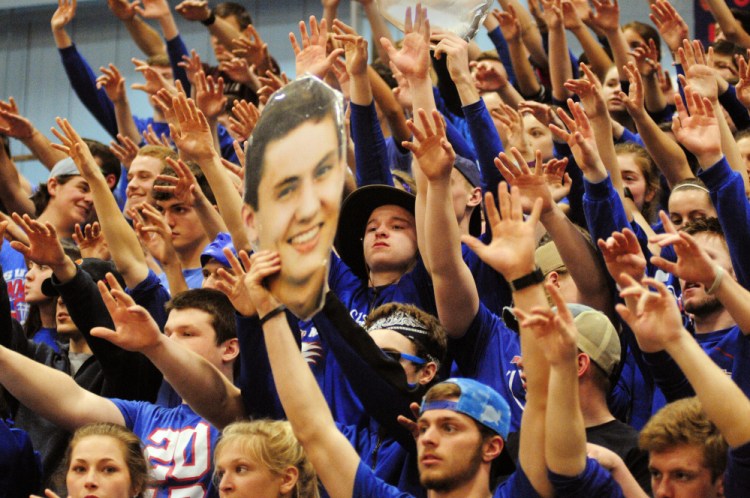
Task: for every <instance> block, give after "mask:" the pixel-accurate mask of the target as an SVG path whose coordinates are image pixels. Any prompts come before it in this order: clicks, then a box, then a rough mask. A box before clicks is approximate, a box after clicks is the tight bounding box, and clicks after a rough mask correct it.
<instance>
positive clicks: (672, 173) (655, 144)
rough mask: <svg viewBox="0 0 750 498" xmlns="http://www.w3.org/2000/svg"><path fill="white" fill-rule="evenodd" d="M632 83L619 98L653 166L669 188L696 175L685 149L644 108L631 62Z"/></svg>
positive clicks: (636, 75)
mask: <svg viewBox="0 0 750 498" xmlns="http://www.w3.org/2000/svg"><path fill="white" fill-rule="evenodd" d="M624 70H625V72H626V73H627V75H628V80H629V81H630V89H629V94H628V95H626V94H625V93H624V92H620V99H621V100H622V102H623V105H624V106H625V108H626V109H627V110H628V114H630V117H632V118H633V121H634V122H635V126H636V129H637V130H638V133H639V134H640V136H641V139H642V140H643V144H644V145H645V146H646V150H647V151H648V153H649V154H650V155H651V157H652V158H653V160H654V163H656V165H657V166H658V167H659V170H660V171H661V172H662V174H663V175H664V177H665V178H666V179H667V183H669V185H675V184H676V183H678V182H680V181H682V180H684V179H686V178H690V177H692V176H693V172H692V171H691V170H690V165H689V164H688V162H687V157H686V156H685V152H684V151H683V150H682V148H681V147H680V146H679V145H677V143H676V142H675V141H674V140H672V139H671V138H669V137H668V136H667V134H666V133H664V132H663V131H662V130H661V129H660V128H659V126H658V125H657V124H656V123H655V122H654V120H653V119H652V118H651V116H649V114H648V113H647V112H646V109H645V107H644V96H643V81H642V79H641V75H640V73H639V72H638V71H636V68H635V65H634V64H633V63H632V62H631V63H628V65H627V66H625V68H624Z"/></svg>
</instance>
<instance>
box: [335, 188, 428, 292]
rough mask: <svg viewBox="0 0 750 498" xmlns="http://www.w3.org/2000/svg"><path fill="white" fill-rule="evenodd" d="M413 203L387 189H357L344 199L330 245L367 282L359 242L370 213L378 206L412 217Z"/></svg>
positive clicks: (407, 195) (410, 196)
mask: <svg viewBox="0 0 750 498" xmlns="http://www.w3.org/2000/svg"><path fill="white" fill-rule="evenodd" d="M416 199H417V198H416V197H415V196H414V195H413V194H410V193H409V192H404V191H403V190H400V189H397V188H396V187H390V186H388V185H367V186H365V187H360V188H358V189H357V190H355V191H354V192H352V193H351V194H349V196H348V197H347V198H346V199H344V203H343V204H342V205H341V214H340V215H339V225H338V228H337V229H336V240H334V242H333V245H334V247H335V248H336V252H338V254H339V256H340V257H341V259H342V260H343V261H344V263H346V265H347V266H348V267H349V268H350V269H351V270H352V271H353V272H354V274H355V275H357V276H358V277H359V278H362V279H365V280H366V279H367V278H368V272H367V263H366V262H365V250H364V247H363V245H362V238H363V237H364V235H365V228H367V221H368V220H369V219H370V215H371V214H372V212H373V211H375V210H376V209H377V208H379V207H381V206H389V205H395V206H399V207H402V208H404V209H405V210H406V211H408V212H409V213H411V215H412V216H414V204H415V202H416Z"/></svg>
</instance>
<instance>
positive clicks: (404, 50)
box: [380, 3, 430, 80]
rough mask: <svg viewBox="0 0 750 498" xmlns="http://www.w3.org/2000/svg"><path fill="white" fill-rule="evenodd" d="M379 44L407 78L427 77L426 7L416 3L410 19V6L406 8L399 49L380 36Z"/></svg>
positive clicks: (428, 50) (428, 58) (427, 21)
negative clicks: (402, 37)
mask: <svg viewBox="0 0 750 498" xmlns="http://www.w3.org/2000/svg"><path fill="white" fill-rule="evenodd" d="M380 44H381V45H382V46H383V49H384V50H385V51H386V52H387V53H388V58H389V59H390V61H391V62H392V63H393V65H394V66H395V67H396V68H397V69H398V70H399V71H400V72H401V74H403V75H404V77H405V78H406V79H407V80H423V79H424V78H427V76H428V73H429V70H430V21H429V19H427V9H423V8H422V5H421V4H419V3H417V6H416V7H415V8H414V19H412V14H411V7H407V8H406V17H405V19H404V39H403V42H402V45H401V49H400V50H396V48H395V47H394V46H393V44H392V43H391V41H390V40H388V39H387V38H381V39H380Z"/></svg>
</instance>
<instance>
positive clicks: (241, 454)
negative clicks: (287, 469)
mask: <svg viewBox="0 0 750 498" xmlns="http://www.w3.org/2000/svg"><path fill="white" fill-rule="evenodd" d="M214 479H215V483H216V487H217V488H219V496H220V497H221V498H279V497H282V496H286V495H287V494H288V493H290V492H291V490H292V489H294V486H295V485H296V483H297V479H296V474H295V475H293V476H291V477H290V476H289V475H286V476H284V475H276V474H274V473H273V472H271V470H270V469H269V468H268V467H266V466H265V465H263V464H262V463H261V462H259V461H257V460H256V459H255V458H254V457H253V456H252V454H250V453H249V452H247V451H244V450H243V445H241V444H237V443H230V444H227V445H225V446H224V447H223V448H222V449H221V451H220V452H218V453H217V454H216V456H215V470H214Z"/></svg>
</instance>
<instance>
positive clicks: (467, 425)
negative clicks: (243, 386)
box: [417, 410, 484, 491]
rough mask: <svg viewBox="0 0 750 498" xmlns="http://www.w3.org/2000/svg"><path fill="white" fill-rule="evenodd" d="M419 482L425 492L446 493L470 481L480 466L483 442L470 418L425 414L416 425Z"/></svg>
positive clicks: (434, 412) (449, 412)
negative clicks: (417, 429)
mask: <svg viewBox="0 0 750 498" xmlns="http://www.w3.org/2000/svg"><path fill="white" fill-rule="evenodd" d="M417 424H418V427H419V437H418V438H417V459H418V460H417V463H418V467H419V480H420V482H421V484H422V486H424V487H425V488H427V489H430V490H436V491H437V490H441V491H448V490H452V489H456V488H458V487H459V486H462V485H464V484H466V483H467V482H469V481H471V480H472V479H473V478H474V477H475V476H476V475H477V472H478V471H479V467H480V466H481V464H482V463H483V458H482V452H483V446H484V445H483V441H482V434H481V433H480V432H479V429H478V428H477V425H476V423H475V422H474V420H472V419H471V418H470V417H468V416H466V415H463V414H462V413H458V412H454V411H452V410H428V411H426V412H424V413H423V414H422V415H421V416H420V417H419V421H418V422H417Z"/></svg>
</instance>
